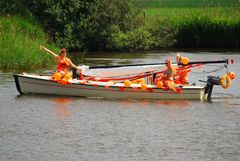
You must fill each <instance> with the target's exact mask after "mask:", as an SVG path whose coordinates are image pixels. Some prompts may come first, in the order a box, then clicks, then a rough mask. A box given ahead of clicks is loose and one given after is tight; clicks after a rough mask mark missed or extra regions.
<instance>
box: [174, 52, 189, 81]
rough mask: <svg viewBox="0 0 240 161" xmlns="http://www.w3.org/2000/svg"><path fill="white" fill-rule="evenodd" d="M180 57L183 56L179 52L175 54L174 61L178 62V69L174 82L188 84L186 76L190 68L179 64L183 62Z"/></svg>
mask: <svg viewBox="0 0 240 161" xmlns="http://www.w3.org/2000/svg"><path fill="white" fill-rule="evenodd" d="M182 59H183V57H182V56H181V55H180V54H177V56H176V61H177V63H178V70H177V73H176V77H175V80H174V82H175V83H176V84H181V85H187V84H189V82H188V76H189V72H190V71H191V70H190V69H189V68H188V67H187V66H183V65H180V64H183V62H182Z"/></svg>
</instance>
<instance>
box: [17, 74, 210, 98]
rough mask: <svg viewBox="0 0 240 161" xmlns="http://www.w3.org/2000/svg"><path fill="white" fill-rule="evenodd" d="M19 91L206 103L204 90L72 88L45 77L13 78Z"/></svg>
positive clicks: (110, 86) (91, 85)
mask: <svg viewBox="0 0 240 161" xmlns="http://www.w3.org/2000/svg"><path fill="white" fill-rule="evenodd" d="M14 78H15V83H16V87H17V89H18V91H19V93H20V94H43V95H62V96H74V97H94V98H106V99H149V100H180V99H187V100H189V99H195V100H205V99H206V98H207V94H205V87H201V86H188V87H183V88H182V92H181V94H179V93H176V92H173V91H170V90H168V91H164V90H162V89H160V88H156V87H155V86H152V85H149V86H148V88H147V90H142V89H141V87H140V85H139V84H138V85H131V87H124V84H123V83H116V84H113V83H107V82H93V81H91V82H87V83H86V82H85V83H84V82H83V81H79V80H75V81H74V80H73V81H71V83H70V84H61V83H58V82H56V81H53V80H51V79H49V77H46V76H33V75H22V74H19V75H14Z"/></svg>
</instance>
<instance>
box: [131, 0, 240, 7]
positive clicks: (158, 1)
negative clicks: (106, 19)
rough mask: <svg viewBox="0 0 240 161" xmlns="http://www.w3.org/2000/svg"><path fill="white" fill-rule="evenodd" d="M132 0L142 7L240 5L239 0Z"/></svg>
mask: <svg viewBox="0 0 240 161" xmlns="http://www.w3.org/2000/svg"><path fill="white" fill-rule="evenodd" d="M132 2H133V3H134V4H135V5H137V6H140V7H144V8H159V7H161V8H164V7H167V8H170V7H171V8H172V7H174V8H180V7H183V8H186V7H194V8H196V7H221V6H222V7H223V6H230V7H232V6H239V5H240V1H239V0H132Z"/></svg>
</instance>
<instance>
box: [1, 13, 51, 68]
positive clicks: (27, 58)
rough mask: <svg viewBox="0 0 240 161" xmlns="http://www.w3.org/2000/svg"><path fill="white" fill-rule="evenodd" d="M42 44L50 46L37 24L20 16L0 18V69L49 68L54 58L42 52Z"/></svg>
mask: <svg viewBox="0 0 240 161" xmlns="http://www.w3.org/2000/svg"><path fill="white" fill-rule="evenodd" d="M41 44H42V45H45V46H48V45H47V44H48V43H47V41H46V37H45V33H44V31H43V30H42V29H41V27H39V25H38V24H37V22H34V20H32V19H31V18H26V17H24V18H23V17H20V16H9V15H5V16H3V15H2V16H0V49H1V54H0V69H2V70H3V69H4V70H6V69H22V70H29V69H36V68H41V67H46V66H48V64H49V62H50V61H51V62H52V58H51V57H50V55H48V54H46V53H44V52H41V51H40V49H39V45H41ZM51 48H52V49H54V48H55V47H53V46H52V47H51Z"/></svg>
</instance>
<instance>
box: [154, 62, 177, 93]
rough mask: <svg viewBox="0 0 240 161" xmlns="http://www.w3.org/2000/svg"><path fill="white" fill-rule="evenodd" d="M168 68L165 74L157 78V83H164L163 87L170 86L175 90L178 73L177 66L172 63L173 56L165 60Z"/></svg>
mask: <svg viewBox="0 0 240 161" xmlns="http://www.w3.org/2000/svg"><path fill="white" fill-rule="evenodd" d="M165 65H166V69H165V71H164V72H163V74H162V75H161V76H159V77H157V78H156V79H155V83H156V84H158V82H162V83H163V87H166V88H169V89H171V90H173V91H176V89H175V83H174V76H175V75H176V68H175V67H174V66H173V65H172V60H171V58H167V59H166V61H165Z"/></svg>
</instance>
